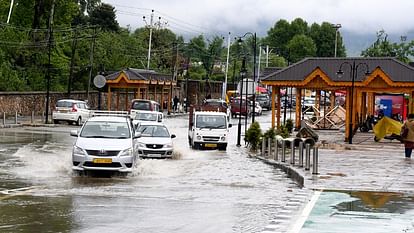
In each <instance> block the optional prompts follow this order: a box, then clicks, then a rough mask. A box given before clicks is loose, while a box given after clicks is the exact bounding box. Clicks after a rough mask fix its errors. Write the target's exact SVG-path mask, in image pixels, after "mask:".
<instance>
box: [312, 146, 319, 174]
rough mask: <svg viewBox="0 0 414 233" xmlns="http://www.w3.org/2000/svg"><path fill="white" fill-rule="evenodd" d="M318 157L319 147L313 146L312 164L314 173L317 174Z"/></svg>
mask: <svg viewBox="0 0 414 233" xmlns="http://www.w3.org/2000/svg"><path fill="white" fill-rule="evenodd" d="M318 157H319V151H318V147H316V146H315V147H313V164H312V174H313V175H317V174H319V173H318Z"/></svg>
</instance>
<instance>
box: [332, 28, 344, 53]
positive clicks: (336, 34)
mask: <svg viewBox="0 0 414 233" xmlns="http://www.w3.org/2000/svg"><path fill="white" fill-rule="evenodd" d="M332 27H333V28H335V54H334V57H336V51H337V47H338V30H339V29H340V28H341V27H342V25H341V24H339V23H338V24H332Z"/></svg>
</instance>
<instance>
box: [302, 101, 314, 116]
mask: <svg viewBox="0 0 414 233" xmlns="http://www.w3.org/2000/svg"><path fill="white" fill-rule="evenodd" d="M302 101H303V102H302V112H305V113H306V112H313V107H314V106H315V99H313V98H305V99H304V100H302Z"/></svg>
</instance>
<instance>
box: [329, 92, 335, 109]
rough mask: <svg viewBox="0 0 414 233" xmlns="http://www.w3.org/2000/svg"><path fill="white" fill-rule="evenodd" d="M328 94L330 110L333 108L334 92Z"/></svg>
mask: <svg viewBox="0 0 414 233" xmlns="http://www.w3.org/2000/svg"><path fill="white" fill-rule="evenodd" d="M330 93H331V94H330V96H329V100H330V102H331V104H330V108H329V109H333V108H335V98H336V96H335V91H331V92H330Z"/></svg>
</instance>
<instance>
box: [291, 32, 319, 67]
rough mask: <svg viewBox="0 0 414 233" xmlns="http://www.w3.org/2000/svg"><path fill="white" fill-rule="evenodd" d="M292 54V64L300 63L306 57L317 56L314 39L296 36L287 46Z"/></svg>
mask: <svg viewBox="0 0 414 233" xmlns="http://www.w3.org/2000/svg"><path fill="white" fill-rule="evenodd" d="M287 47H288V49H289V54H290V59H289V61H290V62H298V61H300V60H302V59H304V58H306V57H314V56H315V55H316V45H315V42H313V40H312V38H310V37H308V36H305V35H303V34H302V35H296V36H294V37H293V38H292V40H290V41H289V43H288V45H287Z"/></svg>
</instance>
